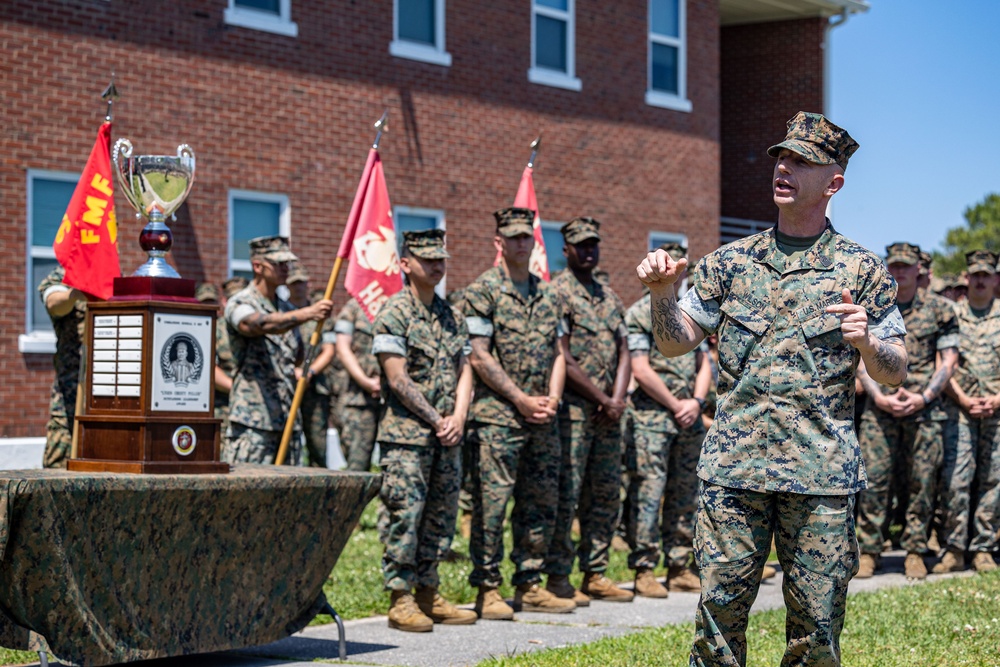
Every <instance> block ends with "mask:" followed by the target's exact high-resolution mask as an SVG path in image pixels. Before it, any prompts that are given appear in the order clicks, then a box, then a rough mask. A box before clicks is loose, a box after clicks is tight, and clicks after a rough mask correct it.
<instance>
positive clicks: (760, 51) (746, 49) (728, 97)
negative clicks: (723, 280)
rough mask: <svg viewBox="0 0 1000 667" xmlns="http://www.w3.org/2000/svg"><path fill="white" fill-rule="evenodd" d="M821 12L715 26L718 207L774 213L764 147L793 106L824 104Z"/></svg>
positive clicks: (751, 215) (778, 134)
mask: <svg viewBox="0 0 1000 667" xmlns="http://www.w3.org/2000/svg"><path fill="white" fill-rule="evenodd" d="M825 24H826V22H825V21H824V20H822V19H802V20H795V21H780V22H776V23H758V24H752V25H741V26H729V27H724V28H722V29H721V31H720V32H721V38H720V49H721V65H720V70H721V73H720V80H721V100H722V105H721V107H722V113H721V117H720V126H721V136H722V215H723V216H724V217H732V218H742V219H746V220H762V221H774V220H776V219H777V209H776V208H775V206H774V202H773V201H772V198H771V188H770V182H771V173H772V170H773V168H774V160H773V159H771V158H770V157H768V155H767V152H766V151H767V148H768V146H772V145H774V144H776V143H778V142H779V141H780V140H781V138H782V137H783V136H784V134H785V121H787V120H788V119H789V118H791V117H792V116H794V115H795V113H796V112H798V111H817V112H820V113H822V111H823V48H822V44H823V30H824V26H825Z"/></svg>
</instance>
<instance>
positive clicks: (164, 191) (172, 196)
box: [111, 138, 194, 278]
mask: <svg viewBox="0 0 1000 667" xmlns="http://www.w3.org/2000/svg"><path fill="white" fill-rule="evenodd" d="M111 156H112V158H113V159H114V162H115V171H116V172H117V173H118V182H119V183H121V186H122V189H123V190H124V192H125V198H126V199H128V201H129V203H130V204H132V207H133V208H134V209H135V210H136V211H138V213H139V216H140V217H143V218H146V220H147V223H146V226H145V227H144V228H143V230H142V232H140V234H139V246H140V247H141V248H142V249H143V250H145V251H146V254H147V255H149V259H148V260H146V263H145V264H143V265H142V266H140V267H139V268H138V269H136V271H135V273H133V274H132V275H133V276H153V277H158V278H180V277H181V276H180V274H179V273H177V271H176V270H174V267H172V266H170V265H169V264H167V260H166V259H164V258H165V257H166V255H167V253H168V252H170V247H171V246H172V245H173V234H171V233H170V228H169V227H167V225H166V222H165V220H166V218H167V217H168V216H171V215H173V214H174V211H176V210H177V209H178V208H180V206H181V204H183V203H184V200H185V199H186V198H187V196H188V193H189V192H190V191H191V185H192V184H193V183H194V151H193V150H191V147H190V146H188V145H187V144H181V145H180V146H178V147H177V156H176V157H174V156H172V155H138V156H136V157H132V142H131V141H129V140H128V139H124V138H123V139H119V140H118V141H116V142H115V147H114V150H112V151H111Z"/></svg>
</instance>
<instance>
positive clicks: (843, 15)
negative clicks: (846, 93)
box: [823, 0, 871, 116]
mask: <svg viewBox="0 0 1000 667" xmlns="http://www.w3.org/2000/svg"><path fill="white" fill-rule="evenodd" d="M832 2H834V3H835V4H836V5H837V6H839V7H840V13H839V14H834V15H833V16H831V17H830V18H829V19H827V22H826V26H825V27H824V29H823V115H825V116H828V115H829V113H830V97H831V95H830V89H831V84H830V51H831V49H830V32H831V31H832V30H833V29H834V28H836V27H837V26H841V25H844V24H845V23H847V18H848V17H849V16H850V15H851V14H860V13H861V12H867V11H868V10H869V9H870V8H871V6H870V5H869V4H868V3H867V2H865V1H864V0H832Z"/></svg>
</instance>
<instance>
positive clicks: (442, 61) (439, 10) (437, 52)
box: [389, 0, 451, 67]
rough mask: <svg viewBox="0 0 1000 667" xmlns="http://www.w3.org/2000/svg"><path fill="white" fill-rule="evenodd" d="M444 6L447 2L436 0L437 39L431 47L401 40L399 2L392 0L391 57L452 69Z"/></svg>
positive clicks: (435, 30) (435, 22) (435, 24)
mask: <svg viewBox="0 0 1000 667" xmlns="http://www.w3.org/2000/svg"><path fill="white" fill-rule="evenodd" d="M444 4H445V0H434V35H435V36H436V38H437V39H436V43H435V44H434V46H430V45H429V44H424V43H422V42H411V41H409V40H405V39H400V38H399V0H392V41H391V42H390V43H389V55H392V56H395V57H396V58H406V59H407V60H418V61H420V62H424V63H430V64H431V65H441V66H442V67H451V54H450V53H448V52H447V51H446V50H445V48H444V46H445V44H446V42H445V34H444V27H445V7H444Z"/></svg>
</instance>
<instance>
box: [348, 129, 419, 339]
mask: <svg viewBox="0 0 1000 667" xmlns="http://www.w3.org/2000/svg"><path fill="white" fill-rule="evenodd" d="M337 256H338V257H341V258H347V259H349V260H350V264H349V265H348V267H347V277H346V279H345V280H344V286H345V287H346V288H347V291H348V292H349V293H350V294H351V296H353V297H354V298H355V299H356V300H357V302H358V304H359V305H360V306H361V310H363V311H364V313H365V315H366V316H367V317H368V319H369V320H371V321H375V316H376V315H377V314H378V311H379V308H381V307H382V304H384V303H385V302H386V300H387V299H388V298H389V297H390V296H392V295H393V294H395V293H396V292H398V291H399V290H401V289H403V276H402V275H401V274H400V271H399V255H398V254H397V253H396V228H395V225H394V224H393V222H392V206H391V205H390V204H389V189H388V188H387V187H386V184H385V173H384V171H383V170H382V159H381V157H379V154H378V151H377V150H375V149H372V150H371V151H369V153H368V161H367V162H366V163H365V170H364V173H363V174H362V175H361V183H359V184H358V191H357V193H355V195H354V204H353V205H352V206H351V213H350V215H349V216H348V218H347V228H346V229H345V230H344V238H343V240H342V241H341V243H340V250H339V251H338V252H337Z"/></svg>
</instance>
